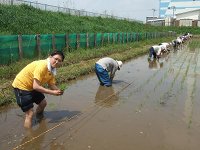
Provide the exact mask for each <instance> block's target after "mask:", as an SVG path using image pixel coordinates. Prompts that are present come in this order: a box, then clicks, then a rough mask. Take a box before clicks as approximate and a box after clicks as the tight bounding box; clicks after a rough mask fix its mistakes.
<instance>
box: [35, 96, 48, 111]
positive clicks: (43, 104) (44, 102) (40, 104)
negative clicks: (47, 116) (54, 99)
mask: <svg viewBox="0 0 200 150" xmlns="http://www.w3.org/2000/svg"><path fill="white" fill-rule="evenodd" d="M46 106H47V101H46V99H43V100H42V101H41V102H40V103H39V104H38V106H37V108H36V114H41V113H43V111H44V108H45V107H46Z"/></svg>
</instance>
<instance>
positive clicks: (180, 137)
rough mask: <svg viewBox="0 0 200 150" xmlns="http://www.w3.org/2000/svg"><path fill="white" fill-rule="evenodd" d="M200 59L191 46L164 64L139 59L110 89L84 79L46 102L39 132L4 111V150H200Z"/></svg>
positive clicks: (1, 146) (91, 78)
mask: <svg viewBox="0 0 200 150" xmlns="http://www.w3.org/2000/svg"><path fill="white" fill-rule="evenodd" d="M199 57H200V54H199V49H194V50H191V49H189V48H188V47H187V45H185V46H184V47H183V48H182V49H181V50H178V51H176V52H171V53H170V54H168V55H166V56H165V57H163V58H162V59H161V60H160V61H159V62H154V63H150V64H149V63H148V61H147V56H142V57H139V58H137V59H134V60H132V61H129V62H128V63H126V64H124V66H123V68H122V69H121V71H119V72H117V73H116V77H115V81H114V84H113V87H110V88H105V87H101V86H99V83H98V81H97V78H96V76H95V75H94V74H91V75H90V76H87V77H84V78H83V79H80V80H78V81H76V82H74V83H72V85H71V86H70V87H69V88H68V89H67V90H66V91H65V93H64V95H63V96H62V97H53V96H47V99H48V106H47V109H46V111H45V119H44V120H42V121H41V122H40V123H38V121H37V120H36V119H34V123H33V124H34V127H33V130H32V131H25V130H24V129H23V128H22V126H23V113H22V112H21V110H20V109H19V108H7V109H4V110H1V119H0V120H1V121H0V122H1V123H0V128H1V135H0V139H1V140H0V142H1V143H0V149H13V148H14V149H37V150H39V149H41V150H49V149H51V150H62V149H70V150H83V149H88V150H89V149H95V150H102V149H104V150H122V149H126V150H133V149H137V150H147V149H152V150H172V149H175V150H199V147H200V144H199V139H200V131H199V127H200V119H199V114H200V109H199V107H200V101H199V97H200V93H199V90H200V59H199Z"/></svg>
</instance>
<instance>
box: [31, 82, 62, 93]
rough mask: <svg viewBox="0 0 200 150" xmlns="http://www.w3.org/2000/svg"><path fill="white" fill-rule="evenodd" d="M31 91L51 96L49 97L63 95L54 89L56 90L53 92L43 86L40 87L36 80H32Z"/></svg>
mask: <svg viewBox="0 0 200 150" xmlns="http://www.w3.org/2000/svg"><path fill="white" fill-rule="evenodd" d="M51 86H52V85H51ZM53 87H54V86H53ZM54 88H55V87H54ZM33 89H34V90H36V91H38V92H41V93H45V94H51V95H62V94H63V91H61V90H59V89H56V88H55V89H54V90H52V89H47V88H44V87H43V86H41V83H40V81H39V80H37V79H34V80H33Z"/></svg>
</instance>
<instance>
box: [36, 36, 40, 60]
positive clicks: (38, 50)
mask: <svg viewBox="0 0 200 150" xmlns="http://www.w3.org/2000/svg"><path fill="white" fill-rule="evenodd" d="M36 51H37V55H38V57H39V58H40V56H41V49H40V34H36Z"/></svg>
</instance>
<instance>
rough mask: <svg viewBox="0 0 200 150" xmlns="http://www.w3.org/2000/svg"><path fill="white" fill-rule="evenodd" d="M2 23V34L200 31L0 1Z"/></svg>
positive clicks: (199, 31) (0, 32) (199, 32)
mask: <svg viewBox="0 0 200 150" xmlns="http://www.w3.org/2000/svg"><path fill="white" fill-rule="evenodd" d="M0 26H1V28H0V35H17V34H38V33H40V34H52V33H56V34H59V33H62V34H63V33H87V32H88V33H112V32H141V33H144V32H165V31H175V32H177V33H185V32H190V33H192V34H200V30H199V29H198V28H196V27H158V26H151V25H146V24H142V23H138V22H133V21H132V22H130V21H127V20H117V19H114V18H101V17H89V16H80V17H78V16H73V15H69V14H64V13H61V12H50V11H43V10H40V9H36V8H34V7H32V6H28V5H24V4H23V5H3V4H0Z"/></svg>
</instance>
